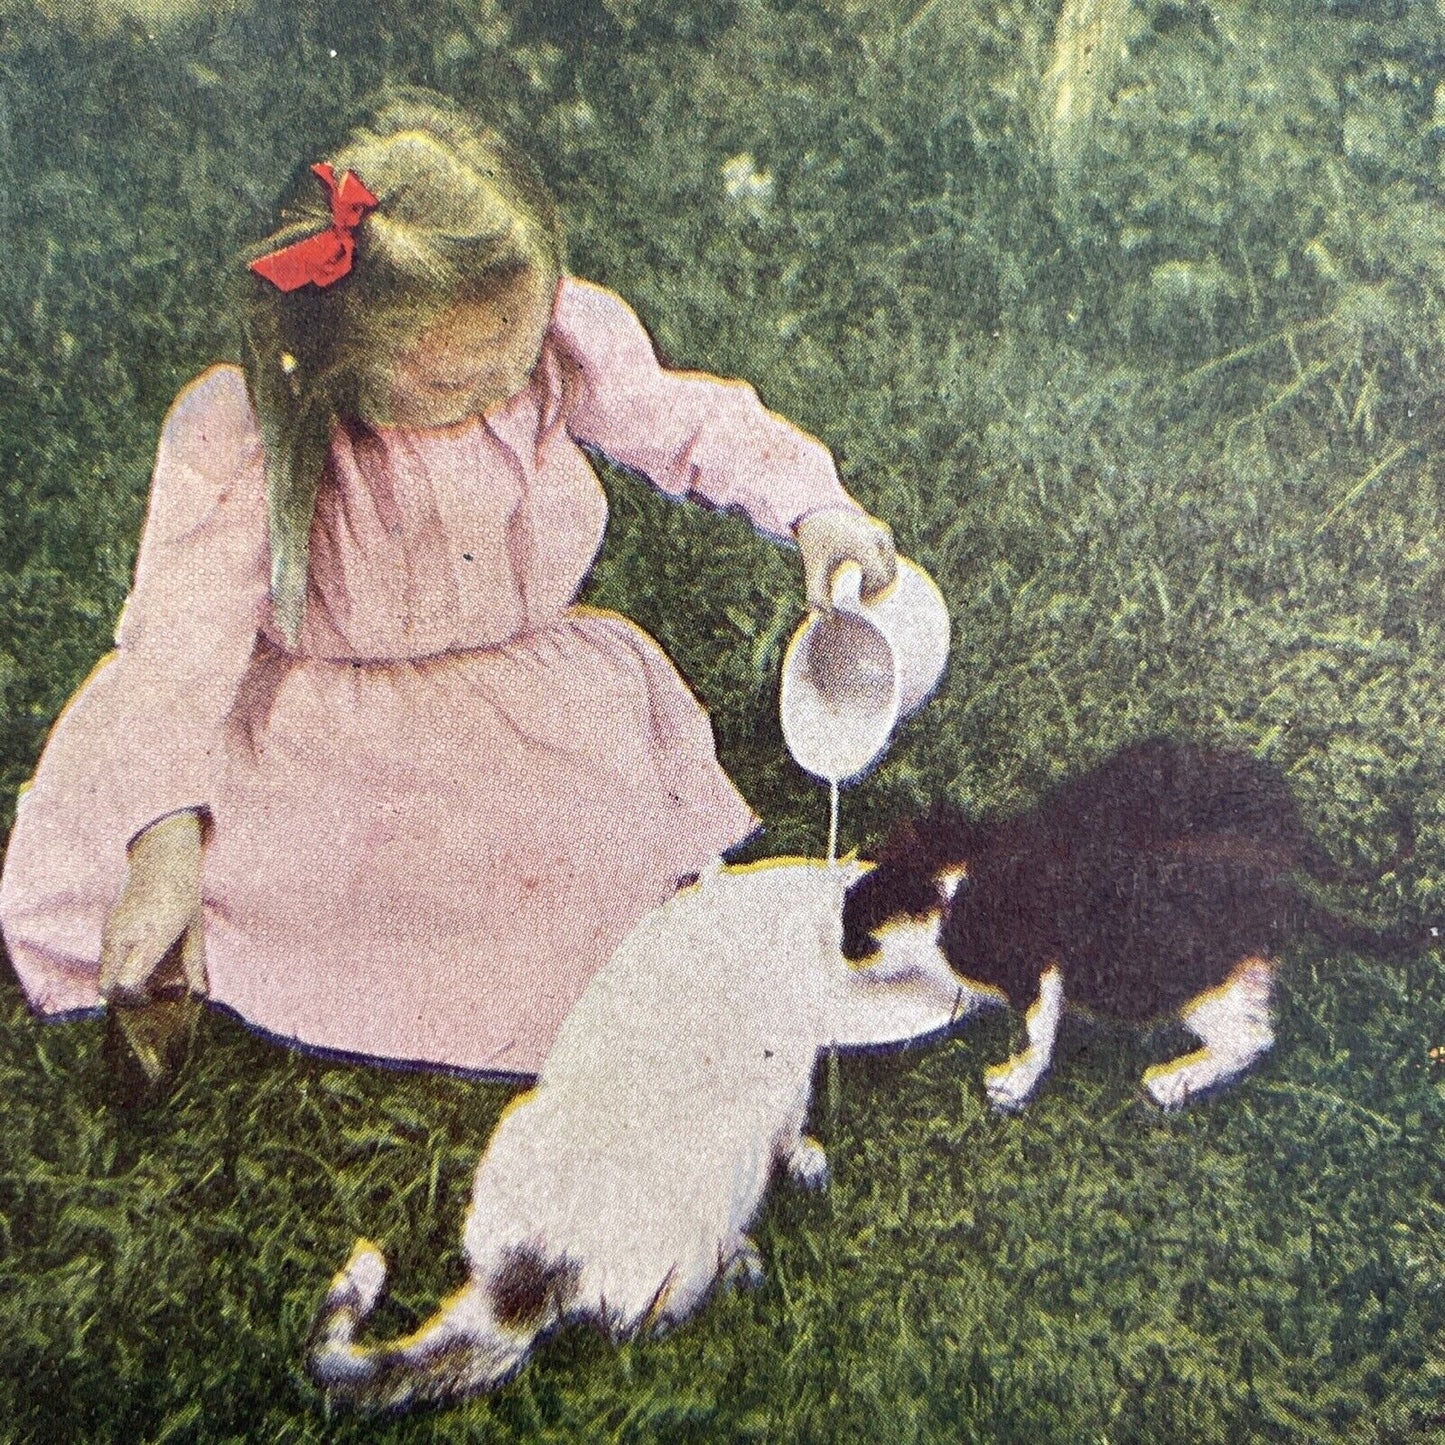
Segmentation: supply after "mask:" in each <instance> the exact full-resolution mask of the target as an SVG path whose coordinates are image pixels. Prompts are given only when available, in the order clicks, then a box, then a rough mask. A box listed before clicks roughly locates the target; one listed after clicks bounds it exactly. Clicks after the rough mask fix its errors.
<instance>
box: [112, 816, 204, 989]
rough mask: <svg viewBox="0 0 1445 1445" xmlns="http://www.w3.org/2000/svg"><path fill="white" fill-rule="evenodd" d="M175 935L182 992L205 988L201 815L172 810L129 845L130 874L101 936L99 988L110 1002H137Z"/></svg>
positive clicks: (154, 975)
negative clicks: (183, 983) (179, 944)
mask: <svg viewBox="0 0 1445 1445" xmlns="http://www.w3.org/2000/svg"><path fill="white" fill-rule="evenodd" d="M177 939H180V941H181V946H180V950H179V952H180V967H181V973H182V974H183V975H184V978H185V984H186V987H187V989H188V990H189V991H190V992H191V993H194V994H204V993H205V992H206V956H205V942H204V936H203V932H202V920H201V820H200V818H199V817H198V815H197V814H195V813H194V812H189V811H188V812H184V813H173V814H171V815H170V816H169V817H166V818H162V819H160V821H159V822H156V823H152V824H151V826H150V827H149V828H147V829H146V830H145V831H144V832H143V833H141V834H140V835H139V836H138V837H137V838H136V840H135V842H133V843H132V844H131V846H130V872H129V874H128V875H127V877H126V880H125V886H124V887H123V888H122V889H121V891H120V898H119V900H118V901H117V903H116V905H115V907H114V908H112V909H111V911H110V916H109V917H108V918H107V919H106V921H105V927H104V928H103V929H102V930H101V936H100V992H101V996H102V997H103V998H105V999H106V1000H108V1001H109V1002H112V1003H123V1004H141V1003H146V1002H148V1001H149V1000H150V998H151V990H152V987H153V986H154V985H155V984H156V983H157V982H159V980H157V978H156V972H157V970H158V969H159V968H160V966H161V964H162V962H163V961H164V960H165V957H166V955H167V954H168V953H169V952H170V950H171V949H172V948H173V947H174V946H175V943H176V940H177Z"/></svg>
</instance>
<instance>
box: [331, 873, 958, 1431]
mask: <svg viewBox="0 0 1445 1445" xmlns="http://www.w3.org/2000/svg"><path fill="white" fill-rule="evenodd" d="M862 872H863V867H862V865H858V864H842V865H837V866H833V867H828V866H826V865H823V864H817V863H811V862H808V861H806V860H801V859H780V860H776V861H774V862H772V863H769V864H762V865H755V866H752V867H745V868H721V867H719V868H715V869H713V870H711V871H710V872H709V873H708V874H706V875H705V876H704V877H703V878H702V879H701V880H700V881H699V883H698V884H697V885H695V886H694V887H691V888H687V889H684V890H683V891H681V892H679V893H678V894H677V895H676V896H675V897H673V898H672V899H671V900H669V901H668V902H667V903H666V904H664V905H663V906H662V907H661V908H659V909H658V910H656V911H655V912H654V913H652V914H650V915H649V916H648V917H647V918H645V919H644V920H643V921H642V923H640V924H639V925H638V927H637V928H636V929H635V930H634V931H633V933H632V934H631V935H630V936H629V937H628V938H627V939H626V940H624V942H623V943H622V945H621V946H620V947H619V949H618V950H617V952H616V953H615V954H614V955H613V957H612V959H611V960H610V961H609V962H608V964H607V965H606V966H605V967H604V968H603V969H602V970H601V972H599V973H598V974H597V976H596V977H595V978H594V979H593V981H592V983H591V984H590V985H589V986H588V988H587V991H586V992H585V993H584V994H583V996H582V998H581V999H580V1000H579V1001H578V1003H577V1005H576V1007H575V1008H574V1009H573V1011H572V1013H571V1014H570V1015H569V1017H568V1018H567V1020H566V1022H565V1023H564V1024H563V1026H562V1031H561V1033H560V1035H559V1036H558V1038H557V1041H556V1043H555V1045H554V1046H553V1048H552V1052H551V1054H550V1055H549V1056H548V1058H547V1061H546V1063H545V1064H544V1065H543V1067H542V1072H541V1075H540V1076H539V1078H538V1080H537V1084H536V1087H535V1088H533V1089H532V1090H530V1091H529V1092H528V1093H525V1094H523V1095H522V1096H520V1097H519V1098H518V1099H517V1100H516V1101H515V1102H514V1103H513V1104H512V1105H511V1106H510V1107H509V1108H508V1109H507V1111H506V1112H505V1113H504V1115H503V1116H502V1119H501V1121H500V1122H499V1123H498V1125H497V1128H496V1131H495V1132H494V1133H493V1135H492V1138H491V1142H490V1143H489V1144H488V1146H487V1149H486V1152H485V1153H484V1154H483V1156H482V1159H481V1162H480V1163H479V1164H478V1166H477V1172H476V1177H475V1180H474V1183H473V1188H472V1201H471V1208H470V1209H469V1211H468V1214H467V1220H466V1227H465V1230H464V1234H463V1242H464V1247H465V1250H466V1256H467V1261H468V1264H469V1267H470V1278H469V1280H468V1282H467V1284H466V1285H464V1286H463V1287H462V1288H461V1289H460V1290H458V1291H457V1293H455V1294H454V1295H452V1296H451V1297H450V1298H449V1299H448V1300H447V1301H446V1302H445V1303H444V1304H443V1305H442V1307H441V1309H440V1310H439V1312H438V1313H437V1314H436V1315H435V1316H434V1317H433V1318H432V1319H431V1320H430V1321H428V1322H427V1323H426V1324H424V1325H423V1326H422V1327H421V1328H420V1329H419V1330H417V1331H416V1332H415V1333H414V1334H412V1335H409V1336H407V1337H406V1338H404V1339H400V1340H394V1341H390V1342H387V1343H381V1344H374V1345H367V1344H358V1343H357V1342H356V1338H355V1336H356V1332H357V1330H358V1328H359V1327H360V1326H361V1324H362V1322H363V1321H364V1320H365V1319H366V1317H367V1316H368V1315H369V1314H370V1312H371V1310H372V1309H373V1307H374V1306H375V1304H376V1301H377V1298H378V1296H379V1294H380V1292H381V1288H382V1285H383V1283H384V1281H385V1277H386V1263H385V1260H384V1259H383V1258H382V1255H381V1253H380V1251H379V1250H378V1249H377V1248H376V1247H375V1246H374V1245H372V1244H370V1243H368V1242H366V1241H361V1242H360V1243H358V1244H357V1246H356V1248H355V1249H354V1251H353V1252H352V1255H351V1258H350V1259H349V1260H348V1261H347V1263H346V1265H345V1267H344V1268H343V1269H342V1270H341V1272H340V1273H339V1274H338V1275H337V1276H336V1278H335V1279H334V1280H333V1281H332V1283H331V1287H330V1289H329V1290H328V1292H327V1294H326V1297H325V1299H324V1301H323V1302H322V1305H321V1308H320V1311H319V1312H318V1315H317V1319H316V1323H315V1325H314V1327H313V1330H312V1335H311V1342H310V1346H309V1352H308V1359H307V1364H308V1367H309V1370H310V1373H311V1376H312V1378H313V1379H314V1380H315V1381H316V1382H317V1383H318V1384H319V1385H321V1386H322V1387H323V1388H324V1389H325V1390H326V1391H327V1392H328V1395H329V1396H330V1397H331V1398H332V1399H335V1400H341V1401H345V1402H348V1403H352V1404H358V1405H363V1406H369V1407H383V1408H385V1407H398V1406H404V1405H407V1404H411V1403H413V1402H417V1401H421V1400H434V1401H435V1400H447V1399H453V1398H457V1397H461V1396H464V1395H468V1394H474V1393H477V1392H481V1391H485V1390H489V1389H492V1388H493V1387H495V1386H497V1385H498V1384H500V1383H501V1382H503V1381H504V1380H505V1379H507V1378H508V1377H509V1376H510V1375H511V1374H512V1373H513V1372H514V1371H516V1370H517V1369H518V1368H519V1367H520V1366H521V1364H522V1363H523V1362H524V1360H525V1359H526V1357H527V1354H528V1352H529V1351H530V1350H531V1348H532V1346H533V1344H534V1343H535V1342H536V1341H537V1339H538V1338H539V1336H541V1335H543V1334H545V1333H547V1332H548V1331H549V1330H551V1329H553V1328H554V1327H556V1326H557V1325H558V1324H559V1323H560V1322H562V1321H563V1320H582V1319H585V1320H590V1321H592V1322H594V1323H595V1324H596V1325H598V1326H599V1327H601V1328H602V1329H604V1330H606V1331H607V1332H608V1333H609V1334H611V1335H612V1336H613V1337H614V1338H623V1337H626V1336H629V1335H632V1334H635V1333H637V1332H639V1331H641V1330H643V1329H645V1328H649V1327H655V1326H661V1325H666V1324H674V1323H676V1322H678V1321H680V1320H682V1319H683V1318H685V1317H686V1316H687V1315H688V1314H690V1313H691V1312H692V1311H693V1310H695V1309H696V1308H697V1307H698V1305H699V1304H700V1303H701V1301H702V1300H703V1298H704V1297H705V1296H706V1295H707V1293H708V1291H709V1290H710V1289H711V1288H712V1286H713V1285H714V1284H715V1283H716V1281H717V1280H718V1278H719V1276H721V1275H725V1274H735V1273H741V1274H743V1275H746V1276H749V1277H756V1276H757V1275H758V1274H759V1273H760V1271H761V1260H760V1257H759V1255H758V1251H757V1249H756V1247H755V1246H754V1245H753V1243H752V1242H751V1240H749V1238H748V1236H747V1232H746V1231H747V1229H748V1226H749V1224H750V1223H751V1221H752V1219H753V1217H754V1215H755V1214H756V1213H757V1210H758V1208H759V1206H760V1205H761V1203H762V1200H763V1196H764V1194H765V1193H766V1191H767V1188H768V1184H769V1181H770V1179H771V1177H772V1174H773V1171H774V1168H775V1166H776V1165H777V1164H779V1163H782V1164H783V1165H784V1166H785V1167H786V1168H787V1170H788V1172H789V1173H790V1174H791V1175H792V1177H793V1178H794V1179H795V1180H797V1181H798V1182H800V1183H802V1184H803V1185H804V1186H806V1187H810V1188H819V1187H822V1186H823V1185H824V1184H825V1183H826V1181H827V1160H826V1158H825V1156H824V1153H823V1150H822V1147H821V1146H820V1145H819V1144H818V1143H816V1142H815V1141H814V1140H812V1139H809V1138H807V1137H805V1136H804V1134H803V1132H802V1131H803V1125H804V1121H805V1119H806V1116H807V1113H808V1103H809V1094H810V1090H811V1086H812V1078H813V1072H814V1068H815V1066H816V1064H817V1060H818V1056H819V1052H820V1050H822V1049H825V1048H828V1047H830V1046H838V1047H840V1048H852V1047H860V1046H868V1045H873V1044H883V1043H893V1042H898V1041H902V1040H907V1039H915V1038H919V1037H921V1036H924V1035H927V1034H931V1033H934V1032H937V1031H939V1030H942V1029H946V1028H947V1027H948V1026H949V1025H950V1024H951V1023H953V1022H954V1021H955V1020H956V1019H957V1018H958V1017H959V1016H960V1015H961V1014H962V1013H963V1012H965V1011H967V1010H968V1009H969V1008H971V1007H972V1006H973V1004H974V1003H975V1002H976V1001H977V1000H976V996H975V995H973V994H971V993H970V992H969V991H968V990H967V989H965V988H962V987H961V986H960V984H959V981H958V979H957V977H956V976H955V975H954V974H953V973H952V971H951V970H950V969H949V968H948V965H947V963H946V962H945V961H944V960H943V959H942V958H941V957H939V956H938V955H937V953H936V952H935V951H930V952H932V953H933V959H932V961H930V960H929V959H928V958H924V959H922V960H914V959H898V958H894V957H892V956H889V955H885V956H884V957H882V958H880V959H878V960H876V961H875V962H874V963H873V964H872V965H871V966H865V967H861V968H859V967H854V966H851V965H849V964H848V963H847V962H846V961H845V960H844V958H843V956H842V952H841V946H840V945H841V923H840V917H841V911H842V904H843V895H844V892H845V891H846V889H847V888H848V887H849V885H850V884H852V883H854V882H856V881H857V879H858V878H859V877H860V876H861V874H862Z"/></svg>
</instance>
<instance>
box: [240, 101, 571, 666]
mask: <svg viewBox="0 0 1445 1445" xmlns="http://www.w3.org/2000/svg"><path fill="white" fill-rule="evenodd" d="M310 159H316V160H326V161H328V162H329V163H330V164H331V166H332V167H333V168H334V170H335V172H336V175H337V178H338V179H339V178H340V177H341V176H342V175H343V174H344V172H346V171H348V170H350V171H354V172H355V173H356V175H357V176H358V177H359V178H360V180H361V181H362V182H363V184H365V185H366V187H367V188H368V189H369V190H370V191H371V192H372V194H373V195H374V196H375V197H376V198H377V201H378V205H377V207H376V209H375V210H373V211H371V212H369V213H368V214H367V215H366V216H365V217H364V219H363V220H362V222H361V224H360V225H359V226H358V227H357V229H356V233H355V236H356V254H355V262H354V264H353V267H352V270H351V272H350V273H349V274H348V275H346V276H344V277H342V278H341V279H340V280H339V281H336V282H333V283H332V284H331V285H329V286H326V287H318V286H315V285H309V284H308V285H306V286H302V287H301V288H300V289H299V290H296V291H291V292H282V291H280V290H278V289H277V288H276V287H275V286H273V285H271V283H270V282H268V281H264V280H262V279H261V278H260V277H257V276H250V275H248V277H247V284H248V286H249V294H248V295H247V296H246V298H245V302H244V305H243V313H242V336H243V343H244V348H245V366H246V379H247V384H248V386H249V388H250V393H251V400H252V403H253V405H254V406H255V408H256V413H257V415H258V417H259V418H260V423H261V435H262V440H263V442H264V445H265V451H266V490H267V502H268V515H269V519H270V536H271V597H272V602H273V604H274V608H275V615H276V620H277V622H278V624H279V626H280V628H281V631H282V633H283V634H284V635H285V637H286V638H287V640H288V641H290V642H292V643H294V642H295V641H296V638H297V635H298V634H299V632H300V629H301V621H302V617H303V615H304V612H305V607H306V582H307V571H308V567H309V562H310V534H311V523H312V517H313V515H314V513H315V509H316V493H317V489H318V487H319V485H320V482H321V475H322V471H323V468H324V467H325V463H326V455H327V451H328V448H329V445H330V440H331V433H332V429H333V427H334V426H335V424H336V421H337V419H338V418H345V419H347V420H355V421H365V420H366V419H367V418H365V417H364V416H362V414H361V401H362V395H363V391H364V388H365V385H366V383H367V381H368V380H369V379H372V380H374V378H375V376H376V374H377V372H378V371H382V370H384V369H385V367H386V365H387V363H388V361H389V360H390V359H391V358H393V357H394V356H396V355H397V353H398V352H399V351H402V350H404V349H405V348H406V347H407V346H408V345H409V344H410V343H411V342H412V341H414V340H415V338H416V337H417V336H418V335H419V334H420V333H421V332H422V331H423V330H424V329H425V328H426V327H427V326H428V325H429V324H430V323H431V322H432V321H433V320H435V319H436V318H437V317H438V316H440V315H441V314H442V313H443V312H445V311H447V310H449V309H451V308H452V307H454V306H456V305H459V304H465V303H467V302H485V301H490V300H493V299H495V298H496V297H497V296H499V295H501V294H504V293H506V292H508V291H509V290H511V289H512V288H513V287H514V286H516V285H517V284H518V283H519V282H521V281H522V280H524V279H525V278H527V277H529V276H531V277H535V278H536V279H537V280H538V281H540V282H541V283H542V285H543V286H544V287H545V294H547V295H550V294H551V293H552V291H553V290H554V289H555V287H556V284H557V282H558V280H559V279H560V277H561V274H562V266H563V241H562V226H561V219H560V216H559V213H558V210H557V204H556V202H555V201H554V200H553V199H552V197H551V195H550V194H549V193H548V191H547V188H546V186H545V185H544V184H543V183H542V181H541V180H540V178H539V177H538V175H537V173H536V171H535V170H534V169H533V168H532V166H531V164H530V163H529V162H528V161H527V160H526V159H525V158H524V157H523V156H522V155H521V154H520V153H519V152H518V151H516V150H515V149H514V148H513V147H512V146H510V145H509V144H508V143H507V142H506V141H505V140H504V139H503V138H502V137H501V136H500V135H499V134H498V133H497V132H496V131H494V130H491V129H489V128H487V127H484V126H481V125H480V124H478V122H477V121H476V120H474V119H473V118H472V117H471V116H470V115H468V114H467V113H466V112H465V111H464V110H462V109H461V108H460V107H458V106H456V105H454V104H453V103H452V102H450V101H448V100H447V99H445V98H444V97H443V96H440V95H436V94H433V93H432V92H430V91H424V90H416V89H405V90H391V91H388V92H385V93H383V94H382V95H381V96H380V97H379V99H378V100H376V101H375V102H373V104H372V105H371V106H370V107H369V109H368V112H367V113H366V115H365V118H364V119H363V120H362V121H361V122H360V123H359V124H358V125H357V126H356V127H355V128H354V129H353V130H352V132H351V134H350V136H349V137H348V138H347V140H346V142H345V143H344V144H343V145H342V147H341V148H340V149H339V150H337V151H335V152H333V153H332V154H330V155H327V156H322V157H312V158H310ZM281 217H282V224H281V226H280V228H279V229H278V230H276V231H275V232H274V233H273V234H272V235H271V236H269V237H267V239H266V241H265V242H264V243H263V244H262V245H259V246H257V247H256V248H255V251H254V252H253V253H252V254H251V255H249V256H248V257H247V259H248V260H250V259H254V257H255V256H261V255H265V254H267V253H269V252H271V251H275V250H279V249H280V248H281V247H283V246H287V245H290V244H291V243H292V242H293V241H298V240H300V239H302V238H303V237H305V236H309V235H315V234H316V233H317V232H319V231H322V230H325V229H326V228H327V227H328V226H329V225H330V224H331V212H330V208H329V202H328V198H327V195H326V191H325V188H324V187H323V186H322V185H321V184H320V183H319V182H318V181H317V179H316V177H315V176H313V175H312V174H311V172H310V170H309V169H307V168H303V170H302V171H301V172H300V174H299V176H298V179H297V181H296V182H295V184H294V185H293V187H292V190H291V192H290V194H289V195H288V196H287V198H286V199H285V201H284V202H283V204H282V208H281Z"/></svg>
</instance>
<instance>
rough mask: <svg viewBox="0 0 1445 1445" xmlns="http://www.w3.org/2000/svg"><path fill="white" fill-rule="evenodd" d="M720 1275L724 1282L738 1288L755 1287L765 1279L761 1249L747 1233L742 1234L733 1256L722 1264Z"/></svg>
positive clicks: (765, 1271)
mask: <svg viewBox="0 0 1445 1445" xmlns="http://www.w3.org/2000/svg"><path fill="white" fill-rule="evenodd" d="M722 1277H723V1283H724V1284H730V1285H734V1286H736V1287H737V1288H738V1289H756V1288H757V1287H758V1286H759V1285H760V1284H762V1283H763V1281H764V1280H766V1279H767V1277H768V1272H767V1270H766V1269H765V1268H764V1267H763V1254H762V1251H761V1250H760V1249H759V1248H758V1247H757V1245H755V1244H754V1243H753V1242H752V1240H751V1239H749V1238H748V1237H747V1235H743V1237H742V1242H741V1243H740V1244H739V1245H738V1247H737V1249H736V1251H735V1252H734V1254H733V1257H732V1258H731V1259H730V1260H728V1262H727V1264H726V1265H724V1266H723V1272H722Z"/></svg>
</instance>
